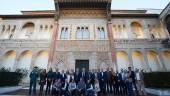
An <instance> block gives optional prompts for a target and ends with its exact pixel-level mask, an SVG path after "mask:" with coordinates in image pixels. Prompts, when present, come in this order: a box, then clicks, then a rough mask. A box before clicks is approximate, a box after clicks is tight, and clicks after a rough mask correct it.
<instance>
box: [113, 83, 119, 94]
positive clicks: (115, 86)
mask: <svg viewBox="0 0 170 96" xmlns="http://www.w3.org/2000/svg"><path fill="white" fill-rule="evenodd" d="M113 93H114V95H118V94H119V85H118V82H115V83H114V85H113Z"/></svg>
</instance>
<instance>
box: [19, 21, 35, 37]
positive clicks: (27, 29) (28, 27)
mask: <svg viewBox="0 0 170 96" xmlns="http://www.w3.org/2000/svg"><path fill="white" fill-rule="evenodd" d="M34 28H35V25H34V24H33V23H26V24H25V25H24V26H23V27H22V33H21V34H20V37H19V38H20V39H25V38H31V35H32V34H33V33H34Z"/></svg>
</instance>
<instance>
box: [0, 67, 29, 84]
mask: <svg viewBox="0 0 170 96" xmlns="http://www.w3.org/2000/svg"><path fill="white" fill-rule="evenodd" d="M27 73H28V72H27V70H25V69H17V70H16V71H15V72H10V71H9V70H8V69H5V68H2V69H0V86H16V85H18V84H19V82H20V81H21V80H22V78H24V77H25V76H27Z"/></svg>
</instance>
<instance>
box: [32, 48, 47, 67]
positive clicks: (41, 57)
mask: <svg viewBox="0 0 170 96" xmlns="http://www.w3.org/2000/svg"><path fill="white" fill-rule="evenodd" d="M47 65H48V52H47V51H40V52H38V54H37V57H36V60H35V65H34V66H37V67H38V68H40V69H47Z"/></svg>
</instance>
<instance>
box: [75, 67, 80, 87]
mask: <svg viewBox="0 0 170 96" xmlns="http://www.w3.org/2000/svg"><path fill="white" fill-rule="evenodd" d="M80 78H81V76H80V70H79V68H76V70H75V72H74V81H75V82H76V84H78V82H79V81H80Z"/></svg>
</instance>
